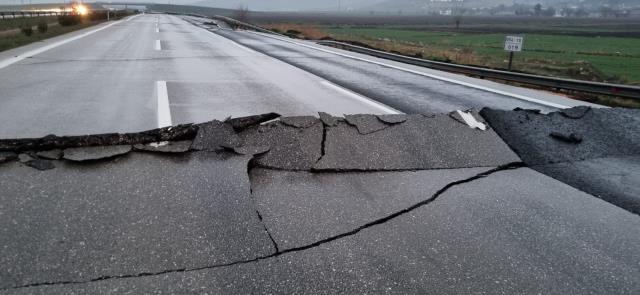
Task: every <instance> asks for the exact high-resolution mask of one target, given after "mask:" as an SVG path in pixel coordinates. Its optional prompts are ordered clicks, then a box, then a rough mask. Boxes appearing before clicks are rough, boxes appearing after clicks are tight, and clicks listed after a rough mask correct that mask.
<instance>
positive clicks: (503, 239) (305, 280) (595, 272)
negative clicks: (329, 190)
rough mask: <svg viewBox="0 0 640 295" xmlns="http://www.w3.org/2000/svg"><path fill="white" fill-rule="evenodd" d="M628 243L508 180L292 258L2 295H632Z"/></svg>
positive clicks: (588, 214) (531, 183)
mask: <svg viewBox="0 0 640 295" xmlns="http://www.w3.org/2000/svg"><path fill="white" fill-rule="evenodd" d="M327 185H330V183H327ZM639 243H640V219H638V217H637V216H635V215H633V214H630V213H628V212H626V211H624V210H622V209H620V208H618V207H615V206H611V205H610V204H608V203H606V202H603V201H601V200H599V199H596V198H589V197H588V195H586V194H585V193H583V192H580V191H578V190H576V189H574V188H572V187H570V186H568V185H566V184H563V183H561V182H559V181H556V180H554V179H551V178H549V177H546V176H544V175H542V174H539V173H537V172H535V171H532V170H530V169H527V168H520V169H517V170H509V171H503V172H497V173H495V174H492V175H489V176H487V177H485V178H481V179H477V180H475V181H473V182H469V183H465V184H461V185H458V186H454V187H451V188H450V189H449V190H447V191H445V192H444V193H443V194H442V195H441V196H440V197H439V198H438V199H437V200H436V201H434V202H433V203H430V204H428V205H426V206H423V207H420V208H417V209H415V210H414V211H411V212H408V213H406V214H403V215H401V216H398V217H397V218H395V219H392V220H389V221H388V222H385V223H382V224H378V225H376V226H373V227H370V228H367V229H364V230H362V231H361V232H359V233H358V234H354V235H349V236H344V237H342V238H340V239H337V240H334V241H332V242H329V243H325V244H321V245H317V246H315V247H312V248H308V249H305V250H302V251H294V252H288V253H284V254H282V255H279V256H275V257H271V258H266V259H261V260H258V261H254V262H249V263H240V264H236V265H231V266H224V267H216V268H208V269H202V270H194V271H184V272H173V273H167V274H161V275H154V276H141V277H135V278H124V279H114V280H100V281H96V282H90V283H86V284H67V285H54V286H40V287H33V288H22V289H14V290H5V294H70V293H74V294H103V293H111V292H114V290H115V291H116V292H120V293H203V292H207V293H212V294H356V293H357V294H360V293H367V294H378V293H384V294H425V293H428V294H476V293H487V294H538V293H543V294H545V293H548V294H636V293H637V292H638V291H639V290H640V267H639V266H638V264H637V263H636V262H637V261H640V252H639V251H638V250H637V247H635V245H638V244H639Z"/></svg>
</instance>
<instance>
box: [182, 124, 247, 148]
mask: <svg viewBox="0 0 640 295" xmlns="http://www.w3.org/2000/svg"><path fill="white" fill-rule="evenodd" d="M198 127H199V128H198V133H197V134H196V137H195V138H194V139H193V144H192V145H191V149H193V150H198V151H219V150H222V149H224V148H225V147H228V148H234V147H238V146H241V145H242V141H241V140H240V137H238V134H237V133H236V131H235V130H234V128H233V126H232V125H231V124H227V123H224V122H220V121H211V122H207V123H203V124H199V125H198Z"/></svg>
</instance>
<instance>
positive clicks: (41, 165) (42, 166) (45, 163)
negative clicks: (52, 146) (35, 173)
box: [24, 159, 56, 171]
mask: <svg viewBox="0 0 640 295" xmlns="http://www.w3.org/2000/svg"><path fill="white" fill-rule="evenodd" d="M24 164H25V165H27V166H29V167H31V168H35V169H38V170H40V171H45V170H51V169H54V168H56V166H55V165H54V164H53V162H52V161H50V160H43V159H33V160H30V161H28V162H25V163H24Z"/></svg>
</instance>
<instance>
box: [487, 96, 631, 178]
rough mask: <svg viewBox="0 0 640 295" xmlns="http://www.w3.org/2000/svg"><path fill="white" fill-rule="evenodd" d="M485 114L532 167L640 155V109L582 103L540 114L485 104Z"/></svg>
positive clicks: (496, 130) (502, 136) (496, 129)
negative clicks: (502, 109) (489, 107)
mask: <svg viewBox="0 0 640 295" xmlns="http://www.w3.org/2000/svg"><path fill="white" fill-rule="evenodd" d="M481 114H482V116H483V117H484V118H485V119H486V120H487V121H488V122H489V124H490V125H491V127H492V128H493V129H494V130H495V132H497V133H498V134H499V135H500V137H501V138H502V139H504V141H505V142H506V143H507V144H508V145H509V146H510V147H511V148H512V149H513V150H514V151H515V152H516V153H517V154H518V155H519V156H520V157H521V158H522V160H523V161H524V162H525V163H527V164H528V165H544V164H552V163H560V162H572V161H582V160H588V159H595V158H602V157H612V156H633V155H640V110H636V109H622V108H611V109H604V108H603V109H590V110H587V109H585V108H583V107H580V108H577V109H568V110H563V111H561V112H554V113H549V114H539V113H533V112H530V111H524V110H520V111H501V110H492V109H488V108H485V109H483V110H482V111H481ZM567 114H570V115H567ZM552 133H555V134H557V135H562V134H563V135H562V136H549V135H550V134H552ZM571 134H575V136H571ZM579 138H581V139H582V141H580V140H579ZM559 139H560V140H559ZM567 142H569V143H573V144H567ZM578 142H579V144H577V143H578Z"/></svg>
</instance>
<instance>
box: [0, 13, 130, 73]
mask: <svg viewBox="0 0 640 295" xmlns="http://www.w3.org/2000/svg"><path fill="white" fill-rule="evenodd" d="M136 16H137V15H135V16H133V17H130V18H128V19H127V20H129V19H132V18H134V17H136ZM120 22H122V21H116V22H114V23H110V24H108V25H106V26H104V27H102V28H98V29H95V30H92V31H89V32H86V33H82V34H80V35H77V36H74V37H71V38H69V39H65V40H62V41H59V42H56V43H53V44H49V45H47V46H43V47H40V48H38V49H34V50H31V51H27V52H25V53H23V54H20V55H17V56H14V57H11V58H8V59H5V60H3V61H0V69H3V68H6V67H8V66H10V65H12V64H14V63H17V62H19V61H21V60H24V59H26V58H29V57H32V56H34V55H38V54H40V53H43V52H45V51H48V50H51V49H54V48H56V47H58V46H62V45H64V44H67V43H69V42H73V41H76V40H78V39H81V38H84V37H86V36H89V35H91V34H95V33H97V32H100V31H102V30H104V29H107V28H109V27H111V26H113V25H116V24H119V23H120Z"/></svg>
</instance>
